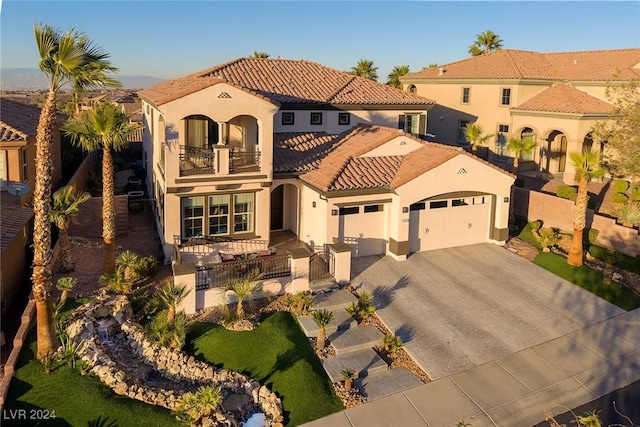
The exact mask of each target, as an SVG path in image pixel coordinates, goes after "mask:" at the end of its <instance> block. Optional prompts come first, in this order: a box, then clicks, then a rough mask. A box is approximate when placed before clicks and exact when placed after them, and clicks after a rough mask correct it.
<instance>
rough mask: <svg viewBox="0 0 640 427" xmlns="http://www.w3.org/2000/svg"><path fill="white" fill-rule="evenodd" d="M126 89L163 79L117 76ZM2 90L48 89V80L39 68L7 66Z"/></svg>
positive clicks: (1, 79)
mask: <svg viewBox="0 0 640 427" xmlns="http://www.w3.org/2000/svg"><path fill="white" fill-rule="evenodd" d="M116 78H117V79H118V80H120V82H121V83H122V86H123V88H125V89H143V88H145V87H149V86H153V85H154V84H156V83H160V82H161V81H163V79H159V78H157V77H151V76H117V77H116ZM0 89H2V90H40V89H47V80H46V79H45V77H44V75H43V74H42V71H40V70H38V69H37V68H5V69H3V70H0Z"/></svg>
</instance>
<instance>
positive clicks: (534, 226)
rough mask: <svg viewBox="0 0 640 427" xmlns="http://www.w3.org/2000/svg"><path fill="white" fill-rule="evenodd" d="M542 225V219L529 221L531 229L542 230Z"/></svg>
mask: <svg viewBox="0 0 640 427" xmlns="http://www.w3.org/2000/svg"><path fill="white" fill-rule="evenodd" d="M540 227H542V221H540V220H536V221H531V222H530V223H529V228H531V231H538V230H540Z"/></svg>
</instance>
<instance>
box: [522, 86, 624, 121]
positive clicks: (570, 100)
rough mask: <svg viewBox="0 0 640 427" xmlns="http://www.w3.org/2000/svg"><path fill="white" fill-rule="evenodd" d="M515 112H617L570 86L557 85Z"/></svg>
mask: <svg viewBox="0 0 640 427" xmlns="http://www.w3.org/2000/svg"><path fill="white" fill-rule="evenodd" d="M512 110H514V111H551V112H558V113H576V114H601V115H603V116H606V115H609V114H610V113H613V112H614V111H615V108H614V107H613V105H611V104H609V103H607V102H605V101H602V100H600V99H598V98H596V97H594V96H591V95H589V94H588V93H586V92H583V91H581V90H578V89H576V88H574V87H573V86H570V85H565V84H561V85H557V86H553V87H550V88H548V89H545V90H543V91H542V92H540V93H539V94H537V95H536V96H534V97H533V98H530V99H528V100H527V101H525V102H524V103H523V104H521V105H519V106H517V107H514V108H512Z"/></svg>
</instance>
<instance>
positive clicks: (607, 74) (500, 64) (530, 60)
mask: <svg viewBox="0 0 640 427" xmlns="http://www.w3.org/2000/svg"><path fill="white" fill-rule="evenodd" d="M440 69H442V70H443V72H442V75H440ZM618 71H619V75H618V76H617V77H616V73H617V72H618ZM637 78H640V48H634V49H616V50H595V51H584V52H559V53H538V52H529V51H523V50H511V49H502V50H498V51H495V52H491V53H489V54H486V55H480V56H474V57H471V58H466V59H463V60H460V61H456V62H452V63H449V64H445V65H442V66H440V67H436V68H429V69H425V70H421V71H418V72H415V73H409V74H407V75H405V76H404V77H403V78H402V79H401V80H403V81H406V82H407V83H408V82H410V81H411V79H428V80H451V79H540V80H560V81H563V80H573V81H590V80H592V81H602V80H605V81H606V80H623V81H624V80H631V79H637Z"/></svg>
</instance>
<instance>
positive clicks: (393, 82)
mask: <svg viewBox="0 0 640 427" xmlns="http://www.w3.org/2000/svg"><path fill="white" fill-rule="evenodd" d="M407 73H409V66H408V65H396V66H395V67H393V70H391V72H390V73H389V76H388V78H389V80H388V81H387V84H388V85H389V86H392V87H395V88H396V89H402V83H400V77H402V76H404V75H405V74H407Z"/></svg>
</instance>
